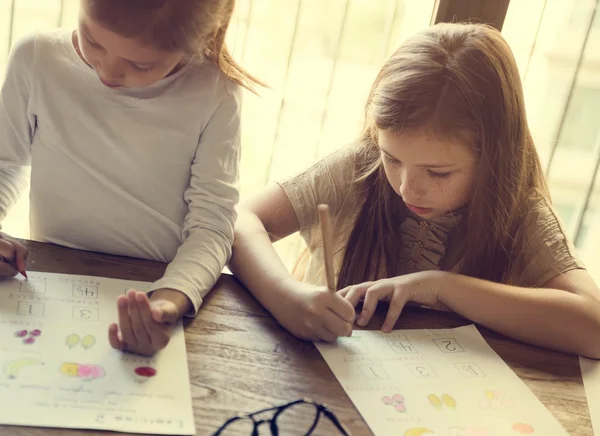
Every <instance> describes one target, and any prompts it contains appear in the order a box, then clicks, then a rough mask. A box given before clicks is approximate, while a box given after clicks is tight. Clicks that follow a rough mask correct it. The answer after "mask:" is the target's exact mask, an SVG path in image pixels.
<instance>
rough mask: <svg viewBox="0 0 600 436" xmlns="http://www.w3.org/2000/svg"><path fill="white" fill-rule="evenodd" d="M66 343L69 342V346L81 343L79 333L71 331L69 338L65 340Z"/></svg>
mask: <svg viewBox="0 0 600 436" xmlns="http://www.w3.org/2000/svg"><path fill="white" fill-rule="evenodd" d="M65 343H66V344H67V347H69V348H73V347H74V346H75V345H77V344H78V343H79V335H77V334H75V333H71V334H70V335H69V336H67V340H66V341H65Z"/></svg>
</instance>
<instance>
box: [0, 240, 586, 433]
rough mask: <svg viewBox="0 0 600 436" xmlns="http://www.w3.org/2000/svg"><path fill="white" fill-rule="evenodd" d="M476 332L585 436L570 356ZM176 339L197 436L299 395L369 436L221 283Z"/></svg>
mask: <svg viewBox="0 0 600 436" xmlns="http://www.w3.org/2000/svg"><path fill="white" fill-rule="evenodd" d="M24 244H25V245H26V246H27V247H28V248H29V252H30V255H29V261H28V269H29V270H31V271H42V272H56V273H65V274H81V275H92V276H101V277H112V278H120V279H128V280H143V281H153V280H156V279H158V278H159V277H160V276H161V275H162V273H163V271H164V269H165V265H164V264H161V263H157V262H148V261H143V260H136V259H127V258H121V257H115V256H107V255H103V254H97V253H89V252H81V251H75V250H69V249H66V248H62V247H57V246H54V245H48V244H42V243H38V242H31V241H24ZM382 315H383V314H382V313H379V314H378V315H377V317H378V318H376V320H375V321H374V322H372V323H371V325H372V328H378V326H380V325H381V321H382V319H383V318H382ZM465 324H468V322H467V321H466V320H464V319H462V318H460V317H458V316H456V315H453V314H448V313H438V312H435V311H427V310H422V309H406V310H405V311H404V312H403V316H402V318H401V320H400V321H399V323H398V325H397V327H398V328H436V327H457V326H460V325H465ZM479 330H480V332H481V333H482V334H483V336H484V337H485V339H486V340H487V341H488V343H490V345H491V346H492V347H493V348H494V350H495V351H496V352H497V353H498V354H499V355H500V357H502V358H503V359H504V361H505V362H507V363H508V365H510V367H511V368H512V369H513V370H514V371H515V372H516V373H517V374H518V375H519V376H520V377H521V378H522V379H523V380H524V381H525V383H526V384H527V385H528V386H529V388H530V389H531V390H532V391H533V392H534V393H535V394H536V395H537V397H538V398H539V399H540V400H541V401H542V403H544V404H545V405H546V407H547V408H548V409H549V410H550V412H552V413H553V414H554V416H555V417H556V418H557V419H558V420H559V421H560V422H561V423H562V425H563V426H564V427H565V429H566V430H567V431H568V432H569V434H571V435H573V436H590V435H591V434H592V428H591V424H590V418H589V413H588V407H587V402H586V397H585V392H584V388H583V384H582V379H581V372H580V369H579V364H578V360H577V358H576V357H575V356H571V355H566V354H561V353H557V352H553V351H548V350H543V349H539V348H534V347H531V346H528V345H524V344H520V343H517V342H515V341H513V340H510V339H507V338H505V337H502V336H500V335H498V334H496V333H493V332H491V331H490V330H487V329H485V328H481V327H479ZM185 336H186V345H187V351H188V364H189V372H190V378H191V384H192V398H193V405H194V412H195V418H196V430H197V434H198V435H208V434H212V432H214V431H215V430H216V429H217V428H218V427H219V426H220V425H221V424H222V423H223V422H224V421H225V420H226V419H228V418H229V417H231V416H233V415H236V414H237V413H238V412H253V411H255V410H258V409H261V408H265V407H269V406H271V405H275V404H281V403H285V402H288V401H289V400H292V399H296V398H299V397H308V398H312V399H314V400H315V401H318V402H323V403H325V404H327V405H328V406H329V408H330V409H332V410H333V411H334V412H335V413H336V415H337V416H338V417H339V419H340V420H341V421H342V422H343V424H344V425H345V426H346V428H348V429H349V430H350V431H351V433H352V434H353V435H368V434H371V432H370V431H369V429H368V427H367V425H366V424H365V422H364V421H363V420H362V418H361V417H360V415H359V413H358V412H357V410H356V409H355V408H354V406H353V405H352V402H351V401H350V399H349V398H348V397H347V396H346V395H345V393H344V391H343V390H342V388H341V386H340V385H339V384H338V383H337V382H336V379H335V377H334V376H333V374H332V373H331V371H330V370H329V367H328V366H327V364H326V363H325V361H324V360H323V359H322V358H321V356H320V354H319V352H318V351H317V349H316V348H315V347H314V346H313V345H312V344H311V343H306V342H302V341H299V340H297V339H295V338H294V337H292V336H291V335H290V334H289V333H287V332H286V331H284V330H283V329H282V328H281V327H280V326H279V325H278V324H277V322H276V321H275V320H274V319H273V318H272V317H271V316H270V315H269V314H268V313H267V312H266V311H265V310H264V309H263V308H262V306H261V305H260V304H259V303H258V302H257V301H256V300H255V299H254V298H253V297H252V296H251V295H250V294H249V293H248V292H247V291H246V290H245V289H244V288H243V287H242V286H240V284H239V283H238V282H237V281H236V280H235V279H234V278H232V277H231V276H227V275H223V276H222V277H221V279H220V280H219V282H218V283H217V285H216V287H215V289H214V290H213V291H212V292H211V293H210V294H209V296H208V297H207V299H206V300H205V302H204V304H203V306H202V309H201V310H200V313H199V315H198V317H197V318H196V319H194V320H193V321H191V322H188V323H186V327H185ZM319 428H320V427H319ZM106 434H110V433H105V432H100V431H82V430H64V429H49V428H30V427H16V426H15V427H13V426H0V435H1V436H8V435H10V436H42V435H48V436H58V435H68V436H76V435H87V436H89V435H106ZM113 434H115V433H113ZM318 434H319V435H321V434H325V432H324V431H319V432H318Z"/></svg>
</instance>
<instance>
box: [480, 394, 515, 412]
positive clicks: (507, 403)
mask: <svg viewBox="0 0 600 436" xmlns="http://www.w3.org/2000/svg"><path fill="white" fill-rule="evenodd" d="M484 394H485V399H484V400H481V402H480V407H481V408H482V409H508V408H510V407H513V406H514V405H515V403H514V401H511V400H507V399H506V398H504V397H505V393H504V391H500V390H495V391H490V390H488V391H485V392H484Z"/></svg>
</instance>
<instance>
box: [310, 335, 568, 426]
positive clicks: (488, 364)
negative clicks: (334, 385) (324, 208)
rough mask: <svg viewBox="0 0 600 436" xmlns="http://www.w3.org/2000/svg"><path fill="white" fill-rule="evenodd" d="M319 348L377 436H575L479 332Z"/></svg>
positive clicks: (356, 339) (371, 338)
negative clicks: (565, 428)
mask: <svg viewBox="0 0 600 436" xmlns="http://www.w3.org/2000/svg"><path fill="white" fill-rule="evenodd" d="M316 346H317V348H318V349H319V351H320V352H321V354H322V355H323V358H324V359H325V361H326V362H327V364H328V365H329V367H330V368H331V370H332V371H333V373H334V375H335V376H336V378H337V380H338V381H339V382H340V384H341V385H342V387H343V388H344V390H345V391H346V393H347V394H348V396H349V397H350V399H351V400H352V402H353V403H354V405H355V406H356V408H357V409H358V411H359V412H360V414H361V415H362V417H363V418H364V420H365V421H366V422H367V424H368V425H369V427H370V428H371V430H372V431H373V433H374V434H375V435H377V436H383V435H394V436H421V435H440V436H441V435H443V436H507V435H508V436H511V435H515V436H516V435H523V434H533V435H552V436H561V435H564V436H567V435H568V433H567V432H566V431H565V430H564V429H563V428H562V426H561V425H560V423H559V422H558V421H557V420H556V419H555V418H554V417H553V416H552V414H551V413H550V412H549V411H548V410H547V409H546V408H545V407H544V405H543V404H542V403H541V402H540V401H539V400H538V399H537V398H536V396H535V395H534V394H533V393H532V392H531V391H530V390H529V389H528V388H527V387H526V386H525V384H524V383H523V382H522V381H521V379H519V377H518V376H517V375H516V374H515V373H514V372H513V371H512V370H511V369H510V368H509V367H508V365H506V364H505V363H504V361H502V359H500V357H499V356H498V355H497V354H496V353H495V352H494V351H493V350H492V348H491V347H490V346H489V345H488V344H487V342H485V340H484V339H483V337H482V336H481V335H480V334H479V332H478V331H477V329H476V327H475V326H474V325H469V326H465V327H459V328H456V329H441V330H395V331H393V332H391V333H383V332H381V331H366V330H355V331H354V332H353V334H352V337H348V338H339V339H338V341H337V342H336V343H331V344H327V343H317V344H316Z"/></svg>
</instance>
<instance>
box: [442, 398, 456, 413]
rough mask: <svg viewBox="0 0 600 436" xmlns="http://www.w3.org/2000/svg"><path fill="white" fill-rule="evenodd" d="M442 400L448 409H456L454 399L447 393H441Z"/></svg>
mask: <svg viewBox="0 0 600 436" xmlns="http://www.w3.org/2000/svg"><path fill="white" fill-rule="evenodd" d="M442 401H443V403H444V404H445V405H446V407H448V408H449V409H453V410H454V409H456V400H455V399H454V398H452V397H451V396H450V395H448V394H443V395H442Z"/></svg>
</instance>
